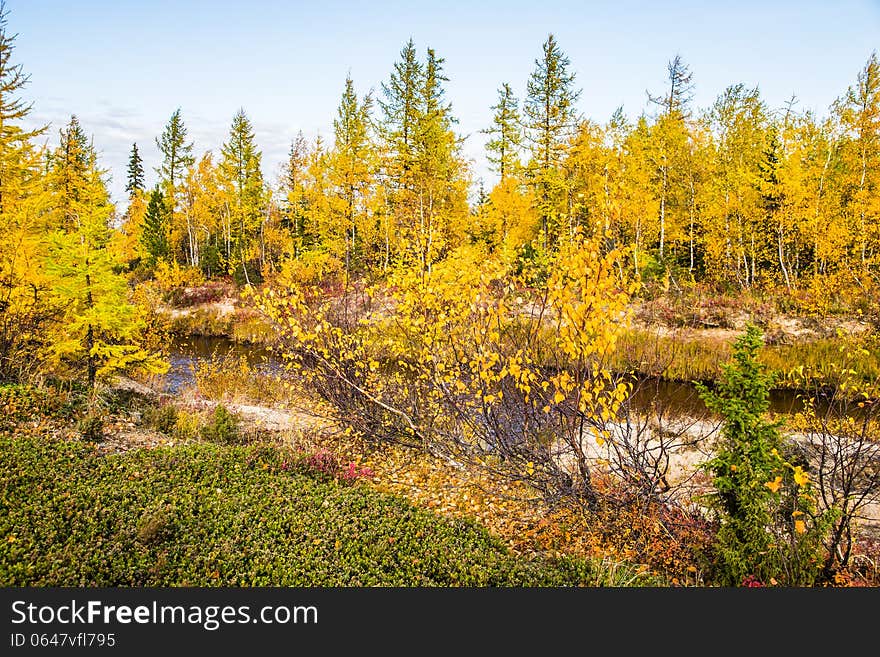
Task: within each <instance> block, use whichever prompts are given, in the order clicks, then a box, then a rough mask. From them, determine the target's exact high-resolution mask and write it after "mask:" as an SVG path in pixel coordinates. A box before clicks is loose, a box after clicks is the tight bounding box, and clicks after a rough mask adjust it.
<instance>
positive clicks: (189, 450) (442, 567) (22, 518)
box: [0, 434, 597, 587]
mask: <svg viewBox="0 0 880 657" xmlns="http://www.w3.org/2000/svg"><path fill="white" fill-rule="evenodd" d="M292 460H293V455H292V454H291V453H286V452H285V451H283V450H281V449H278V448H273V447H269V446H265V445H260V446H247V447H245V446H233V447H229V446H223V445H216V444H210V443H193V444H189V445H183V446H177V447H160V448H156V449H153V450H135V451H130V452H126V453H123V454H118V455H113V456H101V455H99V454H98V453H97V451H96V450H95V448H94V447H93V446H90V445H87V444H83V443H76V442H66V441H61V440H55V439H51V438H39V439H33V438H26V437H11V436H9V435H3V434H0V538H2V540H0V585H2V586H78V587H98V586H322V587H330V586H565V585H577V584H582V583H590V582H593V581H595V580H596V577H597V576H596V575H595V574H592V573H591V570H590V568H591V566H590V564H589V562H587V561H584V560H576V559H561V560H550V559H547V558H542V557H538V556H536V557H532V558H525V557H517V556H515V555H514V554H512V553H511V552H510V551H509V550H508V549H507V547H506V546H505V545H504V544H503V543H502V542H501V541H500V539H498V538H496V537H494V536H492V535H491V534H489V533H488V532H487V531H486V530H485V529H484V528H483V527H481V526H479V525H477V524H476V523H474V522H472V521H469V520H448V519H444V518H442V517H440V516H438V515H436V514H433V513H431V512H429V511H427V510H423V509H419V508H416V507H414V506H412V505H411V504H409V503H408V502H406V501H405V500H403V499H402V498H399V497H394V496H390V495H384V494H380V493H377V492H375V491H373V490H371V489H370V488H368V487H366V486H362V485H357V484H354V483H347V482H345V481H340V480H328V479H321V480H318V479H316V478H314V477H313V476H310V475H309V474H308V473H307V472H305V471H304V470H303V469H301V468H298V467H291V466H290V464H291V462H292Z"/></svg>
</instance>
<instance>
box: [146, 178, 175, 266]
mask: <svg viewBox="0 0 880 657" xmlns="http://www.w3.org/2000/svg"><path fill="white" fill-rule="evenodd" d="M168 219H169V217H168V209H167V208H166V206H165V197H164V195H163V194H162V190H161V189H160V188H159V186H158V185H156V187H154V188H153V191H152V192H151V193H150V201H149V203H148V204H147V212H146V214H145V215H144V227H143V232H142V233H141V244H143V246H144V249H145V250H146V252H147V263H148V264H149V265H151V266H152V265H155V264H156V263H157V262H159V261H161V260H167V259H168V257H169V255H170V253H171V249H170V245H169V243H168Z"/></svg>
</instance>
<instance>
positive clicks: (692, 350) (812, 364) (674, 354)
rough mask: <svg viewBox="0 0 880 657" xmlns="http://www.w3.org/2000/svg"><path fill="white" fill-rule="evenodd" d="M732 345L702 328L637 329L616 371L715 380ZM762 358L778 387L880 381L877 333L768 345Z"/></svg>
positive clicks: (619, 354)
mask: <svg viewBox="0 0 880 657" xmlns="http://www.w3.org/2000/svg"><path fill="white" fill-rule="evenodd" d="M731 344H732V339H731V338H730V337H729V336H726V335H725V336H723V337H719V336H715V335H707V334H706V333H701V332H699V331H682V332H680V333H677V334H668V335H664V334H660V333H658V332H657V331H651V330H639V329H634V330H630V331H628V332H627V333H626V334H625V335H624V336H623V337H622V339H621V340H620V342H619V343H618V348H617V351H616V352H615V353H614V355H613V360H614V369H617V370H618V371H624V370H628V371H630V370H631V371H635V372H638V373H640V374H644V375H647V376H656V377H659V378H662V379H665V380H669V381H695V380H696V381H715V380H717V379H718V377H719V376H720V375H721V366H722V365H723V364H724V363H727V362H728V361H729V360H730V358H731V353H732V352H731ZM758 360H759V361H760V362H762V363H764V364H765V365H767V366H768V367H769V368H770V369H772V370H774V371H775V372H777V373H778V375H779V380H778V383H777V385H778V386H779V387H782V388H788V389H803V388H804V387H812V386H814V385H831V386H835V385H837V384H839V383H840V380H841V379H840V377H841V373H842V372H843V373H845V374H846V375H847V376H851V377H853V379H854V380H855V381H859V382H862V383H865V384H872V383H875V382H877V381H878V380H880V345H878V344H877V341H876V339H875V338H873V337H872V336H859V337H837V338H818V339H813V340H809V341H802V342H792V343H790V344H766V345H764V347H763V348H762V349H761V351H760V353H759V355H758ZM844 370H845V372H844Z"/></svg>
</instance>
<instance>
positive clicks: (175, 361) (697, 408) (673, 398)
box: [163, 336, 803, 417]
mask: <svg viewBox="0 0 880 657" xmlns="http://www.w3.org/2000/svg"><path fill="white" fill-rule="evenodd" d="M229 356H231V357H233V358H236V359H237V358H238V357H241V356H244V357H245V358H247V361H248V363H249V364H250V365H251V366H252V367H254V368H255V369H257V370H258V371H262V372H265V373H267V374H272V373H277V372H280V371H281V368H282V366H281V364H280V362H279V361H278V359H277V357H276V356H275V355H274V354H273V353H272V352H271V351H269V350H267V349H265V348H263V347H260V346H256V345H253V344H246V343H241V342H235V341H233V340H230V339H229V338H224V337H204V336H188V337H175V338H174V339H173V340H172V343H171V349H170V357H169V358H170V361H171V367H170V369H169V371H168V373H167V374H165V376H164V378H163V389H164V391H165V392H169V393H172V394H174V393H176V392H178V391H180V390H182V389H183V388H185V387H187V386H189V385H192V384H193V383H194V380H195V378H194V372H193V369H194V367H195V366H196V365H197V364H198V363H199V362H205V361H208V360H210V359H212V358H217V357H221V358H222V357H229ZM633 401H634V405H635V407H636V408H640V409H644V408H648V407H650V406H651V404H652V403H654V404H659V405H660V406H661V407H663V408H664V409H666V410H667V412H668V411H671V412H672V414H674V415H687V416H691V417H700V416H703V415H704V414H706V413H707V409H706V405H705V404H704V403H703V401H702V400H701V399H700V397H699V394H698V393H697V389H696V387H695V386H694V385H693V384H692V383H688V382H679V381H665V380H662V379H659V378H653V377H652V378H644V379H642V380H641V381H640V383H639V385H638V386H637V387H636V390H635V394H634V396H633ZM802 408H803V401H802V400H801V399H800V393H799V392H798V391H796V390H791V389H785V388H781V389H774V390H772V391H771V393H770V411H771V412H772V413H777V414H792V413H795V412H797V411H799V410H801V409H802Z"/></svg>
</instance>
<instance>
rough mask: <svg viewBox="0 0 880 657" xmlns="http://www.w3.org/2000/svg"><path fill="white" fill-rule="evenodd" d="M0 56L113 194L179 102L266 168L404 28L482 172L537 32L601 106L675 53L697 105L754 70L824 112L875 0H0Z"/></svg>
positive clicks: (841, 83)
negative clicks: (91, 151) (3, 38)
mask: <svg viewBox="0 0 880 657" xmlns="http://www.w3.org/2000/svg"><path fill="white" fill-rule="evenodd" d="M6 8H7V10H8V11H9V16H8V29H9V31H10V32H12V33H18V38H17V40H16V42H15V44H16V45H15V60H16V62H18V63H22V64H23V65H24V68H25V71H26V72H27V73H29V74H30V75H31V82H30V84H29V85H28V87H27V88H26V91H25V95H26V97H27V98H28V99H30V100H33V101H34V110H33V113H32V119H31V120H32V121H33V122H34V123H41V124H46V123H48V124H50V125H51V127H50V131H49V132H48V133H47V135H46V139H47V140H48V141H49V143H50V144H55V143H57V139H58V128H60V127H61V126H63V125H64V124H65V123H66V122H67V120H68V119H69V117H70V114H71V113H75V114H77V116H78V117H79V118H80V121H81V122H82V124H83V126H84V127H85V129H86V130H87V132H88V133H90V134H91V135H93V137H94V143H95V146H96V148H97V149H98V151H99V152H100V153H101V162H102V164H103V166H105V167H107V168H109V169H110V171H111V173H112V176H113V180H112V182H111V192H112V194H113V196H114V199H115V200H117V201H121V200H122V199H123V192H122V190H123V188H124V185H125V164H126V161H127V158H128V152H129V151H130V149H131V144H132V142H137V143H138V146H139V148H140V150H141V153H142V155H143V157H144V159H145V164H146V168H147V182H148V183H151V182H153V180H154V179H155V173H154V171H153V167H155V166H157V165H158V163H159V162H158V159H159V155H158V151H157V149H156V147H155V141H154V140H155V137H156V136H157V135H158V134H159V133H160V132H161V130H162V127H163V126H164V124H165V122H166V121H167V120H168V118H169V117H170V115H171V113H172V112H173V111H174V110H175V109H176V108H177V107H180V108H181V112H182V116H183V119H184V122H185V124H186V126H187V128H188V130H189V136H190V137H191V138H192V139H193V140H194V142H195V151H196V153H198V154H201V153H203V152H204V151H206V150H209V149H210V150H213V151H214V152H215V153H216V152H219V149H220V145H221V144H222V143H223V141H224V140H225V139H226V136H227V132H228V129H229V124H230V122H231V120H232V117H233V115H234V114H235V112H236V111H237V109H238V108H239V107H242V108H244V110H245V112H246V113H247V115H248V116H249V117H250V119H251V120H252V122H253V123H254V126H255V131H256V138H257V142H258V144H259V146H260V148H261V149H262V150H263V170H264V174H265V175H266V177H267V178H268V179H270V180H272V181H274V180H275V178H276V176H277V171H278V167H279V165H280V163H281V162H282V161H283V160H284V158H285V155H286V153H287V150H288V148H289V145H290V142H291V140H292V139H293V137H294V136H295V135H296V133H297V131H298V130H302V131H303V133H304V134H305V135H306V136H308V137H314V136H315V135H316V134H318V133H320V134H322V135H323V136H325V137H327V138H330V137H331V135H332V120H333V117H334V114H335V111H336V106H337V104H338V101H339V97H340V94H341V92H342V87H343V84H344V80H345V77H346V74H348V73H350V74H351V76H352V78H353V80H354V82H355V86H356V88H357V90H358V91H359V92H360V93H364V92H366V91H368V90H369V89H371V88H373V89H375V90H376V91H377V92H378V90H379V88H380V84H381V82H382V81H384V80H387V78H388V75H389V74H390V72H391V68H392V65H393V63H394V62H395V61H396V59H397V57H398V54H399V52H400V49H401V47H402V46H403V44H404V43H405V42H406V41H407V39H409V38H410V37H412V38H413V40H414V42H415V44H416V47H417V48H418V49H419V52H420V54H422V55H423V54H424V51H425V49H426V48H427V47H429V46H430V47H432V48H434V49H435V50H436V51H437V54H438V55H440V56H441V57H444V58H445V59H446V62H445V67H446V74H447V76H448V77H449V78H450V80H449V82H448V83H447V87H446V88H447V97H448V100H449V101H450V102H451V103H452V106H453V112H454V114H455V115H456V116H457V117H458V119H459V123H458V127H457V129H458V131H459V132H460V133H462V134H466V135H470V136H469V137H468V138H467V139H466V140H465V152H466V154H467V155H468V156H469V157H470V158H472V159H473V160H474V163H475V171H476V173H477V174H478V175H479V176H482V177H483V178H484V179H485V180H486V183H487V185H489V184H491V183H492V182H493V180H494V178H493V176H492V175H491V174H490V173H489V172H488V170H487V168H486V163H485V158H484V155H483V149H482V145H483V143H484V140H485V138H484V136H483V135H481V134H479V132H478V131H479V130H480V129H481V128H484V127H486V126H487V125H488V124H489V123H490V121H491V110H490V106H491V105H492V104H493V103H494V102H495V99H496V89H497V88H498V86H499V84H500V83H501V82H502V81H506V82H509V83H510V84H511V85H512V87H513V88H514V90H515V92H516V93H517V95H519V96H520V97H522V96H523V95H524V93H525V85H526V80H527V79H528V77H529V74H530V73H531V71H532V70H533V68H534V61H535V59H536V58H537V57H538V56H540V54H541V44H542V43H543V41H544V40H545V39H546V37H547V34H548V33H550V32H552V33H553V34H554V35H555V36H556V38H557V41H558V42H559V44H560V47H561V48H562V50H563V51H564V52H565V53H566V55H567V56H568V57H569V59H570V60H571V67H572V70H573V71H574V72H575V73H576V76H577V78H576V82H577V86H578V87H580V88H581V89H583V92H582V94H581V97H580V100H579V103H578V109H579V110H580V111H581V112H582V113H583V115H584V116H586V117H588V118H592V119H594V120H596V121H599V122H604V121H606V120H607V119H608V117H609V116H610V115H611V113H612V112H613V111H614V109H615V108H616V107H618V106H619V105H623V107H624V111H625V112H626V113H627V115H629V116H630V117H635V116H637V115H638V114H639V113H641V112H642V111H643V110H644V109H645V108H646V94H645V91H646V90H651V91H652V92H659V91H660V90H662V89H663V86H664V83H665V74H666V63H667V61H668V60H669V59H671V58H672V57H673V56H674V55H675V54H676V53H678V54H680V55H681V56H682V57H683V59H684V60H685V61H686V62H687V63H688V64H689V65H690V67H691V70H692V71H693V74H694V82H695V85H696V87H695V95H694V102H695V104H696V106H697V107H699V108H703V107H706V106H708V105H710V104H711V103H712V102H713V101H714V99H715V98H716V97H717V96H718V94H719V93H721V92H722V91H723V90H724V88H725V87H727V86H728V85H730V84H734V83H739V82H743V83H745V84H746V85H748V86H754V85H757V86H758V87H759V88H760V89H761V92H762V96H763V98H764V99H765V100H766V101H767V103H768V104H769V105H770V106H771V107H779V106H781V105H782V104H783V103H784V102H785V101H786V100H787V99H788V98H789V97H790V96H791V95H792V94H796V95H797V97H798V98H799V100H800V104H799V107H800V108H801V109H812V110H814V111H815V112H817V113H819V114H821V115H824V114H826V113H827V108H828V106H829V105H830V103H831V102H833V100H834V99H835V98H836V97H838V96H839V95H841V94H842V93H843V92H844V91H845V89H846V88H847V86H849V85H850V84H853V83H854V82H855V78H856V75H857V73H858V71H859V70H860V69H861V68H862V66H863V65H864V63H865V61H866V60H867V58H868V56H869V55H870V53H871V51H872V50H880V0H860V1H856V0H839V1H837V2H814V1H802V2H789V1H786V2H782V1H772V0H765V1H764V2H755V1H752V0H743V1H741V2H730V3H722V2H696V1H689V2H688V1H678V0H667V1H664V2H650V3H649V2H633V1H631V0H616V1H613V2H606V1H602V2H589V1H582V2H574V1H562V0H543V1H538V0H535V1H533V2H521V1H519V0H515V1H507V2H499V1H496V0H490V1H488V2H477V1H475V0H471V1H470V2H461V1H459V0H448V1H447V2H432V3H420V2H416V1H410V2H403V1H398V0H394V1H382V0H375V1H373V2H363V1H362V2H339V1H333V0H326V1H323V2H322V1H318V2H315V1H314V0H312V1H310V2H283V1H281V0H249V1H240V2H233V1H231V0H217V1H215V2H206V1H198V0H190V1H187V0H178V1H172V0H151V1H150V2H133V1H129V0H78V1H76V2H74V1H72V0H6Z"/></svg>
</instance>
